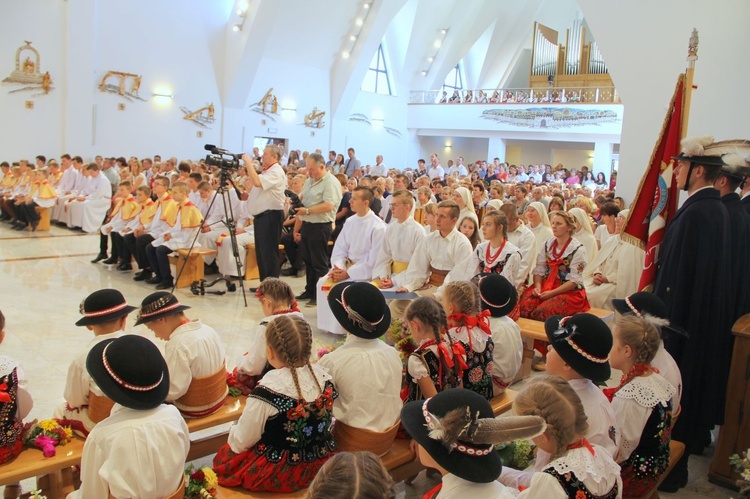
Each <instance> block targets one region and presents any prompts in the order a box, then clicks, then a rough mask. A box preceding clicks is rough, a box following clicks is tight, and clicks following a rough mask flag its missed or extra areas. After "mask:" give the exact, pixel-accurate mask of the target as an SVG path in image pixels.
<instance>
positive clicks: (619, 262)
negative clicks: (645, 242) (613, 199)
mask: <svg viewBox="0 0 750 499" xmlns="http://www.w3.org/2000/svg"><path fill="white" fill-rule="evenodd" d="M629 211H630V210H622V211H621V212H620V213H619V214H618V215H617V217H616V219H615V235H614V236H613V237H611V238H610V239H609V240H607V242H606V243H605V244H604V245H603V246H602V249H601V250H599V253H597V255H596V257H595V258H594V259H593V260H592V261H591V263H590V264H589V265H588V266H587V267H586V270H585V271H584V274H583V284H584V286H585V287H586V297H587V298H588V300H589V303H590V304H591V306H592V307H595V308H604V309H607V310H613V307H612V300H613V299H615V298H617V299H622V298H625V297H626V296H628V295H630V294H632V293H634V292H636V291H637V290H638V281H639V280H640V278H641V271H642V270H643V260H644V258H645V256H646V254H645V252H644V251H643V250H642V249H641V248H640V247H638V246H635V245H633V244H630V243H628V242H625V241H623V240H622V238H621V237H620V236H621V234H620V231H621V230H622V226H623V224H624V223H625V220H627V218H628V213H629Z"/></svg>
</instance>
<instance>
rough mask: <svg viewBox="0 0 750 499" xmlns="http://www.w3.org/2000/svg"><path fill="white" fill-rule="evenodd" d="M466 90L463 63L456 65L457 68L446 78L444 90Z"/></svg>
mask: <svg viewBox="0 0 750 499" xmlns="http://www.w3.org/2000/svg"><path fill="white" fill-rule="evenodd" d="M463 88H464V75H463V71H462V69H461V63H460V62H459V63H458V64H456V67H455V68H453V69H451V70H450V72H449V73H448V76H446V77H445V82H444V83H443V90H445V91H448V90H462V89H463Z"/></svg>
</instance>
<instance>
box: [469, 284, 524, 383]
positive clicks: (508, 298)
mask: <svg viewBox="0 0 750 499" xmlns="http://www.w3.org/2000/svg"><path fill="white" fill-rule="evenodd" d="M477 286H478V287H479V297H480V299H481V305H482V310H483V311H485V310H486V311H488V312H489V314H490V317H489V322H490V330H491V331H492V342H493V343H494V344H495V349H494V350H493V351H492V389H493V390H492V394H493V396H495V397H497V396H498V395H500V394H502V393H503V392H505V389H506V388H508V386H509V385H510V384H511V383H512V382H513V379H514V378H515V377H516V374H518V370H519V369H520V368H521V361H522V360H523V341H522V340H521V328H520V327H519V325H518V324H517V323H516V322H515V321H514V320H513V319H512V318H511V315H510V314H512V313H513V312H514V311H516V310H517V304H518V292H517V291H516V287H515V286H513V284H512V283H511V282H510V281H509V280H508V279H506V278H505V277H504V276H502V275H501V274H487V275H482V276H480V278H479V283H478V284H477Z"/></svg>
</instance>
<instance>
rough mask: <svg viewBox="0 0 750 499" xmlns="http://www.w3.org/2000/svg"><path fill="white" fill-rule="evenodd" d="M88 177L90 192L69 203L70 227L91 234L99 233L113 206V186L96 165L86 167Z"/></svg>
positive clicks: (91, 164)
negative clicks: (89, 179)
mask: <svg viewBox="0 0 750 499" xmlns="http://www.w3.org/2000/svg"><path fill="white" fill-rule="evenodd" d="M86 176H88V177H90V178H91V182H90V184H89V188H88V190H87V191H85V192H84V193H83V194H81V195H80V196H78V197H76V198H74V199H72V200H70V201H69V204H68V213H69V218H68V227H70V228H73V227H80V228H81V229H83V231H84V232H88V233H89V234H90V233H92V232H97V231H98V230H99V227H101V226H102V223H103V222H104V216H105V215H106V214H107V211H108V210H109V208H110V205H111V200H112V184H110V183H109V180H107V177H105V176H104V175H103V174H102V172H101V171H100V170H99V167H98V166H97V165H96V163H90V164H89V165H88V166H87V167H86Z"/></svg>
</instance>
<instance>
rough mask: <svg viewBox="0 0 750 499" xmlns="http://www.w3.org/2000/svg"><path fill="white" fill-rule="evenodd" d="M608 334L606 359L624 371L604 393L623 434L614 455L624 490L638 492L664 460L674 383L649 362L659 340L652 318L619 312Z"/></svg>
mask: <svg viewBox="0 0 750 499" xmlns="http://www.w3.org/2000/svg"><path fill="white" fill-rule="evenodd" d="M612 336H613V339H614V344H613V346H612V351H611V352H610V354H609V359H610V363H611V364H612V367H614V368H615V369H619V370H620V371H622V372H623V373H624V374H623V376H622V379H621V380H620V384H619V385H618V386H617V387H615V388H607V389H605V390H604V393H605V395H607V397H609V398H610V400H611V401H612V408H613V409H614V410H615V416H616V417H617V423H618V427H619V428H620V434H621V436H622V438H621V440H620V453H619V456H618V461H619V462H620V465H621V466H622V482H623V494H624V495H626V496H643V495H647V494H649V493H651V492H653V491H654V489H655V488H656V482H657V480H658V479H659V477H660V476H661V475H662V474H663V473H664V472H665V471H666V470H667V466H668V465H669V442H670V440H671V438H672V413H673V412H672V397H673V396H674V394H675V388H674V387H673V386H672V384H671V383H670V382H669V381H667V380H666V379H664V378H663V377H662V376H660V375H659V374H658V373H657V372H656V371H657V369H654V367H653V366H651V361H652V360H653V358H654V355H655V354H656V351H657V350H658V349H659V345H660V343H661V335H660V333H659V330H658V329H657V328H656V327H655V326H654V325H653V324H652V323H650V322H649V321H648V320H645V319H641V318H640V317H638V316H636V315H630V314H628V315H623V316H620V317H619V318H618V319H617V323H616V325H615V327H614V331H613V333H612Z"/></svg>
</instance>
